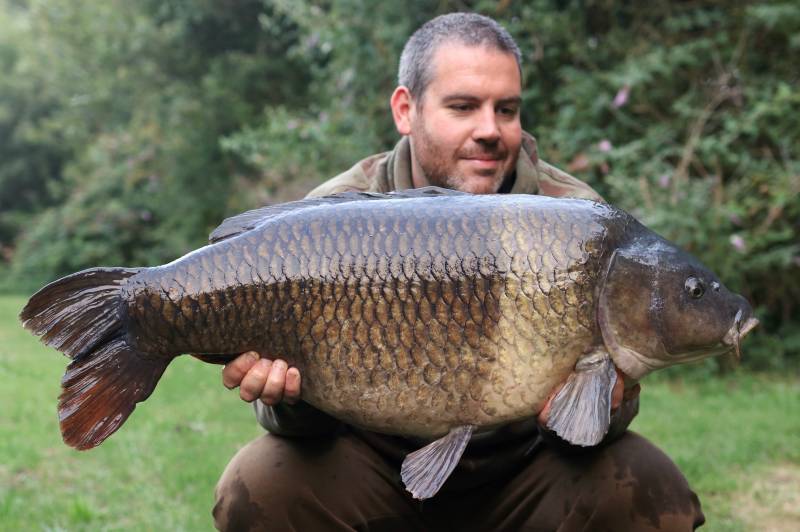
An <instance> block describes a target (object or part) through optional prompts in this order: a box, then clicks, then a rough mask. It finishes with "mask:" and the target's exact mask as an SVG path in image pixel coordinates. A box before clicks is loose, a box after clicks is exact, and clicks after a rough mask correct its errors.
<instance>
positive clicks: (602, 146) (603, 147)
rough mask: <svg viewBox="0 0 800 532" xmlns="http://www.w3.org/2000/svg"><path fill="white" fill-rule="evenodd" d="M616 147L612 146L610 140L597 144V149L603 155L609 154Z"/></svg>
mask: <svg viewBox="0 0 800 532" xmlns="http://www.w3.org/2000/svg"><path fill="white" fill-rule="evenodd" d="M613 147H614V146H612V145H611V141H610V140H608V139H603V140H601V141H600V142H598V143H597V149H598V150H600V151H601V152H603V153H608V152H610V151H611V149H612V148H613Z"/></svg>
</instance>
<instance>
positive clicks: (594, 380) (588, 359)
mask: <svg viewBox="0 0 800 532" xmlns="http://www.w3.org/2000/svg"><path fill="white" fill-rule="evenodd" d="M616 382H617V372H616V370H615V368H614V362H612V361H611V357H610V356H609V355H608V353H606V352H604V351H595V352H592V353H590V354H588V355H585V356H583V357H582V358H581V359H579V360H578V363H577V364H576V365H575V371H573V372H572V374H571V375H570V376H569V378H568V379H567V382H566V384H564V386H563V387H562V388H561V390H559V392H558V393H557V394H556V396H555V397H554V398H553V401H552V402H551V403H550V415H549V416H548V418H547V428H549V429H550V430H552V431H554V432H555V433H556V434H558V435H559V436H560V437H561V438H563V439H564V440H566V441H568V442H569V443H571V444H573V445H581V446H583V447H589V446H592V445H597V444H598V443H600V441H601V440H602V439H603V437H604V436H605V435H606V433H607V432H608V427H609V424H610V423H611V393H612V392H613V390H614V384H615V383H616Z"/></svg>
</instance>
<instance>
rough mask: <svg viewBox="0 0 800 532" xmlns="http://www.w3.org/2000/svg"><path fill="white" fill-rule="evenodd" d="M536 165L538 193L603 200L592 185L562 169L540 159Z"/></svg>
mask: <svg viewBox="0 0 800 532" xmlns="http://www.w3.org/2000/svg"><path fill="white" fill-rule="evenodd" d="M536 166H537V170H538V171H539V172H538V174H539V194H542V195H543V196H553V197H569V198H582V199H590V200H594V201H600V202H602V201H604V200H603V198H602V196H600V194H598V193H597V192H596V191H595V190H594V189H593V188H592V187H590V186H589V185H587V184H586V183H584V182H583V181H581V180H580V179H578V178H576V177H573V176H571V175H570V174H568V173H566V172H564V171H563V170H559V169H558V168H556V167H555V166H553V165H551V164H548V163H546V162H545V161H542V160H541V159H540V160H539V161H538V163H537V165H536Z"/></svg>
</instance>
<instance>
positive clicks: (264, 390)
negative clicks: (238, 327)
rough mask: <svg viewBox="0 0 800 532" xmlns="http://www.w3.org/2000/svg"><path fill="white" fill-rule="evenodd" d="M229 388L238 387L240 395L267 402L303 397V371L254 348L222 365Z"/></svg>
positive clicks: (224, 380) (273, 403)
mask: <svg viewBox="0 0 800 532" xmlns="http://www.w3.org/2000/svg"><path fill="white" fill-rule="evenodd" d="M222 383H223V384H224V385H225V387H226V388H228V389H229V390H230V389H233V388H236V387H237V386H238V387H239V397H241V398H242V400H243V401H247V402H248V403H250V402H253V401H255V400H256V399H261V401H262V402H263V403H264V404H266V405H268V406H275V405H277V404H278V403H280V402H281V401H285V402H287V403H289V404H294V403H296V402H297V401H298V400H299V399H300V371H299V370H298V369H297V368H290V367H289V365H288V364H287V363H286V361H285V360H281V359H276V360H274V361H273V360H268V359H266V358H261V357H260V356H259V354H258V353H256V352H255V351H248V352H247V353H243V354H241V355H239V356H238V357H236V358H235V359H234V360H233V361H231V362H229V363H228V364H226V365H225V367H224V368H223V369H222Z"/></svg>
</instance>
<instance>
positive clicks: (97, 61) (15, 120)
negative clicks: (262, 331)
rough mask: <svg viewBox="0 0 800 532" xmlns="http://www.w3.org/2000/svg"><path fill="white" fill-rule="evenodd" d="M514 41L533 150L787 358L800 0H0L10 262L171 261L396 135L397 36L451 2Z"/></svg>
mask: <svg viewBox="0 0 800 532" xmlns="http://www.w3.org/2000/svg"><path fill="white" fill-rule="evenodd" d="M456 9H459V10H474V11H478V12H481V13H485V14H487V15H490V16H493V17H495V18H497V19H498V20H499V21H500V22H501V23H503V24H504V25H505V26H506V27H507V28H508V29H509V31H510V32H511V33H512V34H513V35H514V37H515V38H516V39H517V41H518V43H519V44H520V46H521V48H522V52H523V57H524V65H523V67H524V68H523V69H524V71H525V79H524V87H523V97H524V100H525V105H524V109H523V124H524V126H525V128H526V129H528V130H529V131H531V132H533V133H534V134H535V135H536V136H537V137H538V139H539V143H540V151H541V154H542V156H543V158H545V159H546V160H548V161H550V162H552V163H554V164H556V165H557V166H560V167H562V168H564V169H566V170H569V171H571V172H573V173H575V174H576V175H577V176H578V177H580V178H582V179H584V180H586V181H588V182H589V183H591V184H592V185H593V186H594V187H596V188H597V189H598V190H599V191H600V192H601V193H602V194H603V195H604V196H605V197H606V198H607V199H608V200H609V201H610V202H612V203H614V204H617V205H619V206H621V207H623V208H625V209H627V210H629V211H631V212H633V213H634V214H635V215H636V216H638V217H639V218H640V219H642V221H643V222H645V223H646V224H647V225H649V226H651V227H653V228H654V229H656V230H658V231H659V232H661V233H663V234H664V235H665V236H667V237H668V238H670V239H673V240H675V241H677V242H678V243H680V244H681V245H683V246H685V247H687V248H688V249H690V250H691V251H692V252H693V253H695V254H696V255H698V256H699V257H700V258H701V259H702V260H703V261H704V262H706V263H707V264H708V265H709V266H710V267H711V268H712V269H713V270H715V271H717V272H718V273H719V275H720V277H721V278H722V279H723V280H724V281H725V283H726V284H727V285H728V286H729V287H730V288H732V289H734V290H736V291H740V292H742V293H744V294H745V295H746V297H748V299H750V300H751V301H752V302H753V303H754V305H755V307H756V308H757V314H758V317H759V319H761V321H762V324H763V325H762V326H761V327H760V328H759V330H758V331H757V332H756V333H755V334H754V335H753V336H754V337H753V338H752V339H751V340H749V341H748V343H747V345H746V349H745V361H746V362H747V363H748V364H750V365H751V366H753V367H759V368H783V367H787V366H796V365H797V364H798V363H800V345H799V344H800V322H798V318H797V316H800V305H799V304H798V301H800V280H799V279H800V249H799V246H800V244H799V242H800V199H798V198H800V153H798V150H800V121H798V120H796V117H797V116H798V114H799V112H800V90H798V84H799V83H800V81H798V71H797V68H796V65H795V62H793V61H791V60H789V58H792V57H795V56H796V55H797V53H798V51H800V33H798V32H797V28H798V27H800V6H798V5H797V3H796V2H790V1H780V0H778V1H769V0H749V1H743V2H716V1H713V0H700V1H693V2H680V3H675V2H670V1H667V0H658V1H654V2H649V3H648V4H647V8H646V9H645V8H642V6H640V5H638V4H636V3H631V2H618V1H603V2H601V1H597V0H584V1H578V0H572V1H566V2H553V1H552V0H531V1H528V2H508V1H505V0H502V1H496V0H473V1H467V2H464V1H459V2H456V1H450V0H447V1H440V0H437V1H433V0H411V1H409V2H401V3H398V2H368V1H366V0H326V1H325V2H310V1H290V0H232V1H229V2H224V3H220V2H213V1H210V0H168V1H155V0H145V1H142V2H123V1H122V0H113V1H110V2H103V3H99V4H98V3H97V2H91V1H90V0H78V1H71V0H49V1H45V0H28V1H24V2H22V1H14V2H12V1H10V0H0V68H2V72H3V74H7V75H2V76H0V273H2V274H3V275H2V279H3V281H0V284H4V285H6V287H9V286H10V287H13V288H14V289H17V290H18V289H20V288H23V287H30V288H32V287H33V286H35V285H38V284H40V283H41V282H44V281H46V280H50V279H53V278H55V277H57V276H59V275H63V274H66V273H70V272H72V271H74V270H76V269H80V268H83V267H87V266H93V265H97V264H99V263H104V264H124V265H146V264H156V263H162V262H165V261H167V260H171V259H172V258H174V257H176V256H179V255H180V254H182V253H183V252H185V251H188V250H189V249H192V248H193V247H196V246H198V245H200V244H202V243H203V242H204V241H205V236H206V235H207V233H208V231H209V230H210V229H212V228H213V227H214V225H216V223H218V222H219V221H220V220H221V219H222V218H223V217H224V216H226V215H229V214H232V213H235V212H238V211H241V210H244V209H247V208H251V207H255V206H257V205H260V204H263V203H265V202H268V201H280V200H288V199H293V198H296V197H299V196H301V195H302V194H304V193H305V192H306V191H308V190H309V189H310V188H312V187H313V186H314V185H316V184H317V183H319V182H321V181H322V180H323V179H325V178H326V177H329V176H331V175H333V174H336V173H338V172H340V171H342V170H344V169H346V168H348V167H350V166H351V165H352V164H354V163H355V162H356V161H357V160H359V159H361V158H362V157H365V156H367V155H370V154H372V153H375V152H378V151H382V150H386V149H390V148H391V147H392V145H393V144H394V143H395V142H396V140H397V134H396V132H395V130H394V126H393V123H392V121H391V116H390V113H389V110H388V98H389V95H390V94H391V91H392V90H393V88H394V86H395V83H396V81H395V76H396V70H397V61H398V58H399V54H400V50H401V49H402V46H403V44H404V42H405V40H406V38H407V37H408V36H409V35H410V33H411V32H412V31H413V30H414V29H415V28H416V27H418V26H419V25H420V24H421V23H423V22H424V21H425V20H427V19H429V18H431V17H432V16H435V15H437V14H440V13H444V12H448V11H452V10H456Z"/></svg>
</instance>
